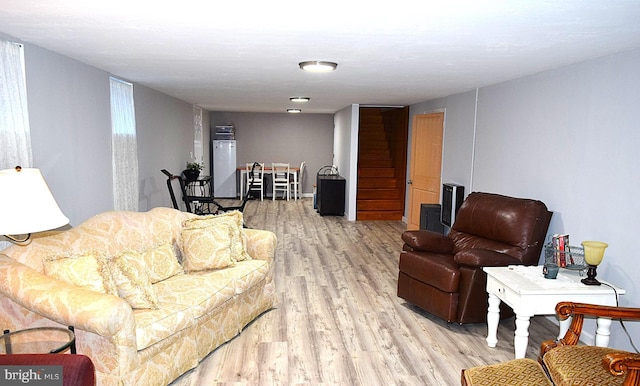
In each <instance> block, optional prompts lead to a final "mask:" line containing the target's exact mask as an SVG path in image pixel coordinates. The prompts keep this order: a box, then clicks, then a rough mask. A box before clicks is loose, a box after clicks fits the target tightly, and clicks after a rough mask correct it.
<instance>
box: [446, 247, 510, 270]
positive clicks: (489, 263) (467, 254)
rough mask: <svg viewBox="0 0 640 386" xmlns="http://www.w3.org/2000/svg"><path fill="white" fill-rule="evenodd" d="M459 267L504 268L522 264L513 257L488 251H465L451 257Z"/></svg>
mask: <svg viewBox="0 0 640 386" xmlns="http://www.w3.org/2000/svg"><path fill="white" fill-rule="evenodd" d="M453 259H454V260H455V262H456V263H458V264H460V265H470V266H473V267H506V266H508V265H512V264H522V262H521V261H520V260H518V259H516V258H515V257H513V256H510V255H507V254H505V253H500V252H495V251H490V250H488V249H467V250H464V251H460V252H458V253H456V255H455V256H454V257H453Z"/></svg>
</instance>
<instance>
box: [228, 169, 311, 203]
mask: <svg viewBox="0 0 640 386" xmlns="http://www.w3.org/2000/svg"><path fill="white" fill-rule="evenodd" d="M237 171H238V172H240V197H244V195H245V191H244V190H245V186H246V183H245V181H246V180H247V167H246V166H238V168H237ZM299 172H300V167H293V166H292V167H289V176H290V181H292V183H293V186H294V187H295V188H294V192H293V198H294V200H297V199H298V174H299ZM263 174H271V175H273V168H272V167H271V166H266V165H265V167H264V170H263ZM300 193H302V192H300Z"/></svg>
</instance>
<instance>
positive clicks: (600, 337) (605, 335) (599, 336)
mask: <svg viewBox="0 0 640 386" xmlns="http://www.w3.org/2000/svg"><path fill="white" fill-rule="evenodd" d="M596 323H597V324H598V328H597V329H596V346H599V347H609V336H610V335H611V332H610V331H609V327H610V326H611V319H610V318H598V320H597V322H596Z"/></svg>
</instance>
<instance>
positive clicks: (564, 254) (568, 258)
mask: <svg viewBox="0 0 640 386" xmlns="http://www.w3.org/2000/svg"><path fill="white" fill-rule="evenodd" d="M551 247H552V248H553V250H554V257H555V263H556V264H557V265H558V267H561V268H566V267H567V263H568V264H571V265H573V264H575V262H574V261H573V256H572V255H571V247H570V246H569V235H564V234H557V233H556V234H554V235H553V236H552V237H551Z"/></svg>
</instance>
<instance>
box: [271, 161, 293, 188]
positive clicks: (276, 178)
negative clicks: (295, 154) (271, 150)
mask: <svg viewBox="0 0 640 386" xmlns="http://www.w3.org/2000/svg"><path fill="white" fill-rule="evenodd" d="M271 170H272V171H273V182H274V183H286V184H288V183H289V172H290V171H291V166H290V165H289V164H288V163H285V162H273V163H271Z"/></svg>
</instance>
